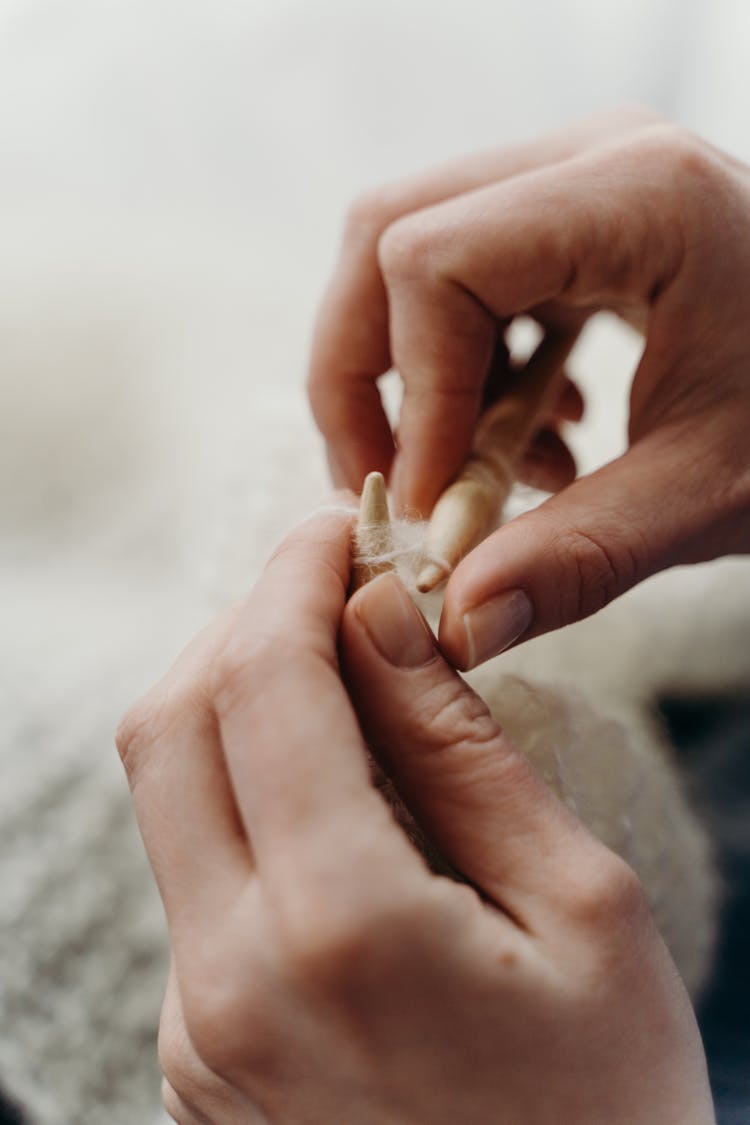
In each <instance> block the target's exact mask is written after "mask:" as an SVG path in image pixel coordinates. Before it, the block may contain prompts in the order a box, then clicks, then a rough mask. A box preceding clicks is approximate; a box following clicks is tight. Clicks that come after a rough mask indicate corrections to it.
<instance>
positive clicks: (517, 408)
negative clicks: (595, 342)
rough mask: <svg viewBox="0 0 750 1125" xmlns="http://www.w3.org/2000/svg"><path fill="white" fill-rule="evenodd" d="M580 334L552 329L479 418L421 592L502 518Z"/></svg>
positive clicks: (439, 509) (437, 526)
mask: <svg viewBox="0 0 750 1125" xmlns="http://www.w3.org/2000/svg"><path fill="white" fill-rule="evenodd" d="M577 338H578V330H576V331H575V332H567V333H564V334H561V333H554V332H548V333H547V335H546V336H545V337H544V339H543V340H542V342H541V343H540V344H539V346H538V348H537V349H536V351H535V352H534V354H533V355H532V357H531V359H530V360H529V361H528V363H527V364H526V367H525V368H524V369H523V371H522V372H521V373H520V375H519V377H518V380H517V383H516V385H515V386H514V387H513V389H512V390H511V391H510V392H509V393H508V394H505V395H503V396H502V397H501V398H500V399H498V401H497V402H496V403H494V404H493V405H492V406H490V407H489V408H488V409H487V410H486V411H485V413H484V414H483V415H482V417H481V418H480V419H479V424H478V426H477V432H476V435H475V437H474V444H473V447H472V452H471V454H470V455H469V458H468V460H467V461H466V463H465V465H464V467H463V469H462V470H461V472H460V473H459V475H458V477H457V478H456V480H455V481H454V482H453V483H452V484H450V485H448V488H447V489H446V490H445V492H443V494H442V495H441V497H440V498H439V500H438V502H437V504H436V505H435V508H434V510H433V513H432V518H431V519H430V524H429V527H428V529H427V543H426V554H427V556H428V557H429V560H430V561H429V562H428V563H426V564H425V566H424V567H423V568H422V570H421V571H420V573H419V577H418V579H417V589H419V590H420V591H421V592H422V593H427V591H428V590H433V589H434V588H435V586H437V585H438V584H439V583H440V582H442V581H443V579H445V578H447V577H448V576H449V575H450V574H451V573H452V571H453V569H454V567H455V566H456V564H457V563H458V561H459V559H461V558H462V557H463V556H464V555H465V554H466V553H467V552H468V551H470V550H471V548H472V547H474V546H476V544H477V543H478V542H479V541H480V540H481V539H482V538H483V537H484V536H485V535H487V533H488V532H489V531H490V530H491V529H492V527H493V525H494V523H495V522H496V521H497V518H498V516H499V514H500V511H501V509H502V506H503V504H504V503H505V501H506V500H507V498H508V494H509V493H510V490H511V488H512V487H513V483H514V481H515V479H516V470H517V468H518V464H519V462H520V460H521V457H522V456H523V453H524V450H525V449H526V446H527V445H528V443H529V441H530V439H531V438H532V437H533V435H534V431H535V430H536V428H537V427H538V426H539V424H540V422H541V420H542V419H543V418H544V417H545V415H546V414H548V413H549V411H550V409H551V408H552V406H553V404H554V401H555V396H556V395H557V394H558V393H559V386H560V381H561V379H562V371H563V366H564V364H565V361H566V359H567V358H568V355H569V354H570V351H571V349H572V347H573V344H574V343H575V342H576V339H577Z"/></svg>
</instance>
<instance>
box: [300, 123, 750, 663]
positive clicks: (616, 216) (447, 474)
mask: <svg viewBox="0 0 750 1125" xmlns="http://www.w3.org/2000/svg"><path fill="white" fill-rule="evenodd" d="M749 292H750V173H749V171H748V169H747V168H745V167H744V166H742V165H740V164H739V163H738V162H736V161H734V160H732V159H730V158H729V157H727V156H724V155H722V154H721V153H719V152H717V151H716V150H714V149H712V148H711V147H710V146H709V145H707V144H705V143H703V142H701V141H700V140H698V139H696V138H695V137H693V136H691V135H689V134H687V133H685V132H684V131H682V130H680V129H677V128H676V127H674V126H672V125H668V124H665V123H663V122H661V121H660V120H659V119H657V118H655V117H654V115H651V114H647V113H644V112H636V113H633V112H631V111H627V112H620V113H618V114H608V115H604V116H601V117H598V118H596V119H593V120H589V121H587V122H584V123H583V124H580V125H578V126H575V127H573V128H571V129H568V130H567V131H565V132H562V133H560V134H558V135H555V136H553V137H548V138H546V139H544V140H542V141H539V142H536V143H534V144H528V145H521V146H516V147H514V148H510V149H505V150H501V151H500V152H499V153H489V154H483V155H481V156H478V157H475V158H473V159H469V160H466V161H463V162H461V163H458V164H454V165H450V166H448V167H446V168H443V169H440V170H439V171H437V172H435V173H434V174H432V175H425V176H422V177H420V178H418V179H416V180H414V181H412V182H410V183H407V184H404V185H399V186H396V187H393V188H390V189H386V190H384V191H382V192H380V193H378V194H375V195H372V196H370V197H369V198H367V199H365V200H364V201H362V202H360V203H359V204H358V205H357V206H356V207H355V208H354V210H353V211H352V215H351V218H350V220H349V224H348V226H347V231H346V235H345V238H344V244H343V249H342V252H341V258H340V261H339V263H338V266H337V268H336V272H335V274H334V277H333V281H332V283H331V286H330V288H329V291H328V294H327V297H326V299H325V301H324V304H323V307H322V309H321V312H320V316H319V320H318V325H317V330H316V336H315V342H314V348H313V355H312V363H311V372H310V383H309V389H310V397H311V402H312V406H313V410H314V413H315V416H316V419H317V421H318V424H319V426H320V428H321V430H322V432H323V434H324V435H325V437H326V439H327V441H328V447H329V457H330V461H331V464H332V467H333V469H334V474H335V475H336V476H337V477H338V479H339V480H342V481H344V482H345V483H347V484H350V485H353V486H354V487H358V486H359V485H360V483H361V480H362V476H363V474H364V473H365V472H366V471H369V470H371V469H380V470H381V471H384V472H388V471H389V469H391V468H392V480H391V483H392V487H393V489H394V491H395V493H396V495H397V499H398V500H399V501H400V503H401V504H402V505H404V506H408V507H411V508H416V509H418V510H420V511H421V512H422V513H423V514H425V515H427V514H429V512H430V510H431V508H432V505H433V503H434V502H435V500H436V498H437V496H438V495H439V493H440V492H441V491H442V489H443V488H444V486H445V485H446V484H447V483H448V481H449V480H450V479H451V478H452V477H453V476H454V475H455V474H456V472H457V471H458V469H459V468H460V466H461V464H462V462H463V460H464V458H465V457H466V454H467V452H468V450H469V446H470V442H471V438H472V434H473V431H474V427H475V423H476V420H477V415H478V411H479V409H480V403H481V398H482V393H483V387H484V385H485V378H486V376H487V373H488V370H490V368H492V367H493V365H494V366H496V364H497V357H498V354H500V357H501V359H502V356H503V352H502V336H503V330H504V329H505V327H506V326H507V324H508V323H509V321H510V320H512V318H513V317H515V316H516V315H517V314H519V313H529V312H530V313H531V314H532V315H533V316H534V317H536V318H537V319H538V320H539V322H540V323H541V324H542V325H543V326H546V327H548V328H555V327H559V326H560V325H561V324H569V323H570V321H571V320H572V321H573V322H574V323H576V322H577V321H578V320H585V318H586V317H588V316H589V315H591V314H592V313H593V312H596V311H598V310H600V309H603V308H606V309H612V310H614V311H616V312H617V313H619V314H620V315H622V316H624V317H626V318H627V319H628V320H629V321H631V322H632V323H635V324H638V325H641V326H642V327H643V328H644V330H645V333H646V347H645V351H644V354H643V357H642V359H641V362H640V364H639V366H638V369H637V371H636V373H635V377H634V380H633V385H632V393H631V400H630V424H629V438H630V449H629V451H628V452H627V453H626V454H625V455H624V456H623V457H620V458H619V459H618V460H615V461H613V462H611V463H610V464H608V465H607V466H605V467H604V468H602V469H601V470H599V471H598V472H596V473H593V474H591V475H590V476H587V477H584V478H582V479H580V480H578V481H576V482H575V483H573V484H569V480H570V478H571V476H572V474H573V469H572V467H571V465H570V462H569V460H568V462H567V463H566V461H565V453H564V446H562V448H561V445H562V443H561V442H560V441H559V440H558V441H557V442H553V446H554V448H552V449H551V450H550V449H547V454H548V455H549V454H550V452H551V454H552V456H553V460H554V461H555V462H556V464H557V472H556V478H557V479H556V483H553V487H560V485H569V486H568V487H563V488H562V491H560V492H559V494H558V495H556V496H554V497H552V498H551V499H550V500H549V501H548V502H547V503H545V504H543V505H542V506H541V507H540V508H538V509H536V510H535V511H533V512H530V513H528V514H526V515H524V516H522V517H521V518H519V519H516V520H514V521H512V522H511V523H510V524H508V525H507V526H506V527H503V528H501V529H500V530H499V531H497V532H496V533H495V534H493V535H492V536H490V537H489V538H488V539H486V540H485V541H484V542H483V543H482V544H480V546H479V547H478V548H477V549H476V550H475V551H473V552H472V553H471V554H470V555H468V556H467V557H466V558H465V559H464V560H463V561H462V562H461V563H460V564H459V566H458V567H457V569H456V571H455V573H454V575H453V576H452V578H451V579H450V581H449V583H448V587H447V591H446V597H445V604H444V609H443V617H442V621H441V627H440V640H441V645H442V647H443V650H444V651H445V653H446V654H447V655H448V657H449V659H450V660H451V661H452V662H453V663H454V664H456V666H458V667H461V668H467V667H470V666H473V665H474V664H477V663H480V662H481V661H482V660H486V659H488V658H489V657H490V656H493V655H495V654H496V653H497V652H499V651H501V650H502V649H503V648H505V647H507V645H509V644H511V643H513V642H514V641H516V640H518V639H526V638H528V637H532V636H535V635H537V634H539V633H543V632H545V631H547V630H548V629H553V628H556V627H558V626H561V625H565V624H568V623H570V622H572V621H575V620H578V619H579V618H581V617H585V616H586V615H588V614H590V613H593V612H595V611H596V610H597V609H599V608H601V607H602V606H603V605H605V604H606V603H607V602H609V601H610V600H611V599H613V598H614V597H616V596H617V595H618V594H620V593H622V592H623V591H624V590H626V589H628V588H629V587H630V586H632V585H634V584H635V583H636V582H639V581H640V580H642V579H643V578H645V577H646V576H647V575H649V574H652V573H654V572H655V571H658V570H660V569H663V568H665V567H668V566H671V565H674V564H676V563H686V562H696V561H701V560H706V559H710V558H714V557H716V556H718V555H722V554H728V553H736V552H743V553H744V552H747V551H748V550H749V549H750V459H749V458H748V452H747V425H746V420H747V415H748V410H749V409H750V337H748V332H747V325H748V322H749V321H750V296H749V295H748V294H749ZM391 365H395V366H396V367H397V368H398V370H399V371H400V373H401V376H402V379H403V383H404V399H403V406H402V411H401V417H400V420H399V428H398V451H397V453H395V460H394V450H395V446H394V439H393V437H392V435H391V431H390V428H389V427H388V424H387V422H386V419H385V415H384V413H383V409H382V406H381V403H380V398H379V394H378V391H377V387H376V383H375V380H376V378H377V377H378V376H379V375H380V374H381V373H382V372H384V371H385V370H387V369H388V368H389V367H390V366H391ZM567 397H568V398H569V397H570V396H569V395H568V396H567ZM571 416H575V415H574V414H573V415H571V414H570V412H569V411H568V413H567V414H566V413H565V411H564V410H562V411H561V417H571ZM547 445H548V446H549V441H548V442H547ZM538 452H543V450H540V451H538ZM566 474H567V479H566ZM554 475H555V474H553V476H554Z"/></svg>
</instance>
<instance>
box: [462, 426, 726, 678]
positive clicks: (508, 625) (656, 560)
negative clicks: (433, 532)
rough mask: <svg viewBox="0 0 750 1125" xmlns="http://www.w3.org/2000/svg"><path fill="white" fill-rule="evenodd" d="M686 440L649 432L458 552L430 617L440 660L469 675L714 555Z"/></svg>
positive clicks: (703, 469)
mask: <svg viewBox="0 0 750 1125" xmlns="http://www.w3.org/2000/svg"><path fill="white" fill-rule="evenodd" d="M685 436H686V435H685V434H684V433H683V434H680V433H678V432H676V427H675V428H672V429H671V430H668V429H664V430H661V431H654V432H652V433H651V434H649V435H648V436H647V437H644V438H642V439H640V440H639V441H638V442H636V443H635V444H634V445H633V447H632V448H631V449H630V450H629V452H627V453H625V454H624V455H623V456H622V457H620V458H618V459H617V460H616V461H612V462H610V463H609V464H608V465H605V466H604V468H602V469H599V470H598V471H597V472H595V473H592V474H590V475H589V476H586V477H582V478H580V479H579V480H577V481H575V482H574V483H573V484H571V485H569V486H568V487H567V488H565V489H563V490H562V491H561V492H559V493H558V494H557V495H556V496H553V497H551V498H550V499H549V500H547V501H546V502H545V503H544V504H542V505H541V506H540V507H539V508H536V509H534V510H533V511H531V512H527V513H525V514H524V515H522V516H519V517H518V518H516V519H514V520H512V521H511V522H510V523H508V524H506V525H505V526H504V527H501V528H499V529H498V530H497V531H495V532H494V533H493V534H492V535H490V536H489V537H488V538H487V539H485V540H484V542H482V543H481V544H480V545H479V546H478V547H477V548H476V549H475V550H474V551H472V552H471V553H470V554H469V555H467V556H466V558H465V559H463V560H462V562H461V563H460V564H459V565H458V567H457V568H456V570H455V572H454V574H453V575H452V576H451V579H450V581H449V583H448V586H447V588H446V593H445V601H444V604H443V612H442V616H441V620H440V645H441V648H442V650H443V652H444V653H445V655H446V657H447V658H448V660H450V661H451V663H452V664H454V665H455V667H457V668H460V669H462V670H464V671H466V670H468V669H469V668H474V667H476V666H477V665H478V664H481V663H483V661H485V660H489V659H490V658H491V657H493V656H496V655H497V654H498V653H499V652H502V651H503V650H504V649H506V648H509V647H510V645H512V644H514V643H515V642H516V641H519V640H528V639H529V638H531V637H535V636H538V635H539V634H540V633H546V632H548V631H549V630H551V629H557V628H560V627H561V626H563V625H569V624H571V623H572V622H574V621H578V620H579V619H581V618H583V617H588V616H589V615H590V614H592V613H596V612H597V610H599V609H602V608H603V607H604V606H605V605H607V604H608V603H609V602H610V601H612V600H613V599H614V598H616V597H618V596H619V595H620V594H622V593H624V592H625V591H626V590H628V589H629V588H630V587H631V586H634V585H635V584H636V583H638V582H640V581H642V580H643V579H644V578H646V577H648V576H649V575H650V574H653V573H655V572H656V571H658V570H662V569H664V568H665V567H668V566H672V565H674V564H675V563H678V562H690V561H698V560H700V559H705V558H710V557H713V555H714V554H715V553H717V552H715V551H713V547H712V545H713V544H714V542H715V541H717V542H718V536H717V535H715V534H712V532H714V531H716V529H714V528H713V527H712V524H713V523H714V522H716V521H717V511H718V508H717V503H716V500H717V497H716V496H715V495H714V493H713V490H712V489H708V490H707V487H706V480H707V476H708V477H709V479H710V473H707V466H706V457H705V455H704V454H703V452H702V451H701V452H700V454H699V453H698V451H696V450H695V449H693V450H692V452H690V446H691V443H690V441H689V440H688V441H686V440H685ZM692 444H693V445H694V444H695V443H694V442H693V443H692ZM709 493H710V494H709Z"/></svg>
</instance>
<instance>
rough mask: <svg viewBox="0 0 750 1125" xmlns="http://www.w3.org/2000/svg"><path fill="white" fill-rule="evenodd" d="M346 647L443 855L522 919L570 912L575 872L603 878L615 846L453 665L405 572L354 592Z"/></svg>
mask: <svg viewBox="0 0 750 1125" xmlns="http://www.w3.org/2000/svg"><path fill="white" fill-rule="evenodd" d="M340 651H341V660H342V669H343V673H344V676H345V678H346V681H347V686H348V688H349V692H350V695H351V698H352V701H353V703H354V706H355V707H356V710H357V713H358V715H359V719H360V722H361V725H362V728H363V732H364V734H365V737H366V738H367V740H368V742H369V744H370V746H371V747H372V748H373V751H374V752H375V754H376V756H377V758H378V760H379V761H380V762H381V763H382V765H383V766H384V768H385V770H386V772H387V773H388V774H389V776H390V777H391V778H392V779H393V781H394V783H395V785H396V788H397V789H398V792H399V794H400V796H401V797H402V799H403V800H404V802H405V803H406V805H407V807H408V808H409V811H410V812H411V813H412V815H414V816H415V817H416V819H417V821H418V823H419V824H420V826H421V827H422V828H423V829H424V831H425V832H426V833H427V836H428V838H429V839H430V840H431V841H432V842H433V843H434V844H436V845H437V847H438V849H439V850H440V852H441V853H442V855H443V856H445V858H446V859H447V860H448V861H449V862H450V863H451V864H452V865H453V866H454V867H455V868H457V869H458V870H459V871H460V872H462V873H463V874H464V875H465V876H466V877H467V878H468V879H469V880H470V881H471V882H472V883H474V884H475V885H476V886H478V887H480V888H481V889H482V891H483V892H484V893H485V894H486V896H487V897H488V898H490V899H492V900H493V901H494V902H496V903H497V904H498V905H499V906H501V907H502V908H503V909H504V910H505V911H506V912H507V913H509V914H510V915H511V916H512V917H514V918H516V919H517V920H518V921H519V922H520V923H521V924H522V925H525V926H527V927H528V928H530V929H534V928H536V926H537V925H540V924H541V922H542V919H541V915H542V914H544V915H545V920H546V921H548V920H549V914H550V911H554V913H555V917H556V919H559V918H560V917H562V916H563V915H564V912H565V911H567V910H568V909H569V901H570V893H569V892H570V881H571V872H575V873H576V878H577V879H578V880H580V879H581V874H582V872H584V873H585V874H584V879H585V876H586V874H591V875H592V878H593V877H595V875H596V872H595V871H592V869H591V864H592V861H593V862H597V861H599V862H601V855H600V853H601V852H604V851H605V849H604V848H603V847H602V846H601V845H599V844H598V843H597V842H595V841H594V840H593V839H592V838H591V837H589V836H588V834H587V833H586V832H585V831H584V830H583V828H582V827H581V825H580V824H579V823H578V821H576V820H575V819H574V818H573V817H572V815H571V814H570V813H569V812H568V811H567V809H565V808H564V806H563V805H562V804H561V803H560V802H559V801H558V800H557V798H556V797H554V796H553V794H552V793H551V792H550V791H549V790H548V789H547V787H546V786H545V785H544V783H543V782H542V781H541V779H540V778H539V777H538V775H537V774H536V773H535V772H534V770H533V769H532V768H531V766H529V764H528V763H527V762H526V760H525V759H524V758H523V756H522V755H521V754H520V752H519V751H518V750H516V748H515V747H514V746H513V745H512V743H511V742H510V740H509V739H508V738H507V736H506V735H505V734H504V733H503V731H502V730H501V729H500V727H498V725H497V724H496V723H495V721H494V719H493V718H492V716H491V715H490V713H489V711H488V709H487V707H486V706H485V704H484V703H483V701H482V700H481V699H480V698H479V696H478V695H476V693H475V692H473V691H472V690H471V689H470V688H469V687H468V685H467V684H465V683H464V681H463V680H462V679H461V678H460V676H458V674H457V673H456V672H455V671H454V670H453V669H452V668H451V667H450V666H449V665H448V664H447V663H446V661H445V660H444V659H443V657H442V656H441V655H440V652H439V650H438V648H437V645H436V644H435V641H434V638H433V637H432V634H431V633H430V631H429V629H428V627H427V624H426V622H425V621H424V618H423V617H422V616H421V614H420V613H419V611H418V609H417V608H416V606H415V605H414V604H413V602H412V601H411V599H410V598H409V596H408V594H407V593H406V590H405V589H404V587H403V586H402V585H401V583H400V582H399V580H398V579H397V578H396V577H395V576H394V575H393V574H383V575H380V576H379V577H378V578H376V579H375V580H374V581H372V582H370V583H369V584H368V585H367V586H365V587H363V588H362V589H361V590H359V591H358V592H357V593H356V594H355V595H354V597H353V598H352V599H351V601H350V602H349V604H348V605H347V607H346V610H345V613H344V617H343V620H342V627H341V635H340ZM606 854H607V857H608V858H611V857H609V853H608V852H607V853H606Z"/></svg>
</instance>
